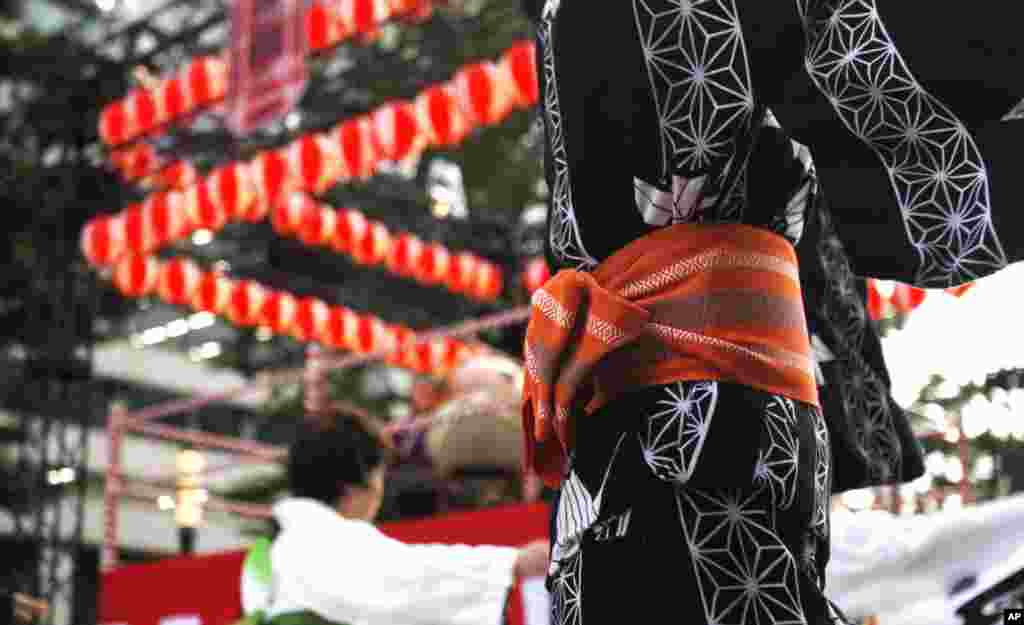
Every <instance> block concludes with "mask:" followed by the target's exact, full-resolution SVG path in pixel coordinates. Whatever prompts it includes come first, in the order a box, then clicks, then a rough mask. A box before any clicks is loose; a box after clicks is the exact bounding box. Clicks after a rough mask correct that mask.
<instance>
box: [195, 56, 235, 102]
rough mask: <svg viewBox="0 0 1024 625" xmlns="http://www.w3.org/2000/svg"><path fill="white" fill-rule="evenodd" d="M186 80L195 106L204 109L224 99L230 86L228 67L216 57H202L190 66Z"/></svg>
mask: <svg viewBox="0 0 1024 625" xmlns="http://www.w3.org/2000/svg"><path fill="white" fill-rule="evenodd" d="M185 79H186V80H187V81H188V88H189V93H190V94H191V96H192V102H193V103H194V106H196V107H202V106H205V105H207V104H210V103H212V102H214V101H215V100H219V99H221V98H223V97H224V94H225V93H226V92H227V86H228V66H227V64H226V63H225V62H224V61H222V60H220V59H218V58H215V57H209V56H207V57H200V58H197V59H194V60H193V61H192V63H190V64H189V66H188V69H187V70H186V71H185Z"/></svg>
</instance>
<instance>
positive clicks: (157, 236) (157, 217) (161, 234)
mask: <svg viewBox="0 0 1024 625" xmlns="http://www.w3.org/2000/svg"><path fill="white" fill-rule="evenodd" d="M142 211H143V213H145V216H146V221H147V222H148V223H149V232H150V235H151V236H152V237H153V245H154V246H155V247H156V248H159V247H161V246H163V245H166V244H167V243H170V242H172V241H177V240H178V239H180V238H181V237H183V236H185V234H186V233H187V232H188V225H189V222H188V218H187V217H186V215H185V206H184V196H183V195H182V194H181V193H179V192H177V191H158V192H156V193H153V194H151V195H150V196H149V197H148V198H146V201H145V202H143V203H142Z"/></svg>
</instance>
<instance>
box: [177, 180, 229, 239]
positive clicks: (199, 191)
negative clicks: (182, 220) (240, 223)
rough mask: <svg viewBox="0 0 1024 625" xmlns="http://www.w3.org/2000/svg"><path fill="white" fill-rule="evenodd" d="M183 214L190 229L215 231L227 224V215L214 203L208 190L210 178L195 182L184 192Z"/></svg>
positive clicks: (220, 205)
mask: <svg viewBox="0 0 1024 625" xmlns="http://www.w3.org/2000/svg"><path fill="white" fill-rule="evenodd" d="M184 195H185V214H186V215H187V216H188V220H189V224H190V227H191V228H205V229H206V230H213V231H217V230H220V229H221V228H223V227H224V225H225V224H227V222H228V216H227V213H226V212H225V210H224V207H223V205H222V204H220V203H219V202H215V201H214V198H213V194H212V193H211V190H210V178H206V179H203V180H200V181H198V182H196V183H195V184H194V185H192V186H191V187H189V188H188V189H187V190H186V191H185V194H184Z"/></svg>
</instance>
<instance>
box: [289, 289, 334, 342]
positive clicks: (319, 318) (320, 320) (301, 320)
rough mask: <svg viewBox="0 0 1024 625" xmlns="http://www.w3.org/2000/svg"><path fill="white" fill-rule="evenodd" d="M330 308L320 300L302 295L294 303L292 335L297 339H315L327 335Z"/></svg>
mask: <svg viewBox="0 0 1024 625" xmlns="http://www.w3.org/2000/svg"><path fill="white" fill-rule="evenodd" d="M329 314H330V309H329V308H328V307H327V304H325V303H324V302H323V301H322V300H319V299H317V298H315V297H303V298H302V299H300V300H298V301H297V302H296V305H295V322H294V323H293V324H292V336H294V337H295V338H296V339H298V340H299V341H315V340H321V339H324V338H325V337H326V336H327V319H328V316H329Z"/></svg>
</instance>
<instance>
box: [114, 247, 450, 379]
mask: <svg viewBox="0 0 1024 625" xmlns="http://www.w3.org/2000/svg"><path fill="white" fill-rule="evenodd" d="M111 277H112V282H113V284H114V286H115V287H116V288H117V290H118V291H120V292H121V293H122V294H123V295H126V296H128V297H136V298H139V297H147V296H150V295H156V296H157V297H159V298H160V299H162V300H163V301H165V302H167V303H169V304H174V305H178V306H187V307H190V308H192V309H193V310H195V311H198V312H208V313H211V314H215V315H218V316H221V317H224V318H225V319H227V320H229V321H230V322H231V323H233V324H235V325H237V326H240V327H266V328H269V329H270V330H271V331H272V332H274V333H275V334H278V335H281V336H291V337H293V338H295V339H296V340H298V341H301V342H316V343H320V344H322V345H325V346H327V347H332V348H337V349H345V350H348V351H351V352H354V353H357V354H371V353H376V352H378V351H381V350H390V349H392V348H394V347H396V346H401V348H400V349H398V351H396V352H395V353H394V354H393V355H392V356H391V357H389V358H388V362H389V363H390V364H392V365H395V366H399V367H404V368H408V369H412V370H414V371H417V372H419V373H429V374H443V373H445V372H447V371H449V370H451V369H452V368H453V367H455V366H456V365H457V364H458V363H459V361H460V360H461V358H463V356H464V355H465V353H466V350H467V349H469V348H468V347H467V346H466V345H465V344H464V343H462V342H461V341H458V340H455V339H452V338H448V337H442V338H437V339H432V340H429V341H418V340H417V338H416V333H415V332H414V331H413V330H411V329H409V328H406V327H404V326H399V325H391V324H388V323H385V322H384V321H382V320H380V319H379V318H377V317H374V316H372V315H366V314H358V313H356V312H354V311H352V310H350V309H348V308H346V307H344V306H330V305H328V304H327V303H325V302H324V301H322V300H320V299H317V298H313V297H298V296H295V295H294V294H292V293H288V292H286V291H278V290H274V289H270V288H267V287H265V286H263V285H260V284H258V283H256V282H253V281H251V280H233V279H231V278H228V277H227V276H225V275H223V274H221V273H219V272H216V271H203V270H201V269H200V268H199V266H198V265H196V264H195V263H194V262H192V261H191V260H189V259H186V258H173V259H170V260H168V261H161V260H158V259H157V258H156V257H154V256H147V255H144V254H136V253H131V254H128V255H126V256H124V257H123V258H121V259H120V260H119V261H117V263H115V265H114V266H113V272H112V274H111Z"/></svg>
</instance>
